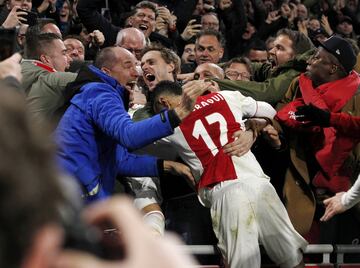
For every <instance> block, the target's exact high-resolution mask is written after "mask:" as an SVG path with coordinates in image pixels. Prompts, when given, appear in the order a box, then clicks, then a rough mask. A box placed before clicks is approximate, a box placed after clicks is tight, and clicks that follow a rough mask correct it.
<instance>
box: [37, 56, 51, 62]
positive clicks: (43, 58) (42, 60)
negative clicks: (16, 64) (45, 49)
mask: <svg viewBox="0 0 360 268" xmlns="http://www.w3.org/2000/svg"><path fill="white" fill-rule="evenodd" d="M39 60H40V61H41V62H42V63H45V64H49V63H50V61H49V57H48V56H47V55H45V54H41V55H40V58H39Z"/></svg>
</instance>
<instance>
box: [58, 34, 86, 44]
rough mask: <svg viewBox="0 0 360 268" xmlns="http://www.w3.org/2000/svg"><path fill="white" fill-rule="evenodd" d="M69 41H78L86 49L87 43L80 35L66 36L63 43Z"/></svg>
mask: <svg viewBox="0 0 360 268" xmlns="http://www.w3.org/2000/svg"><path fill="white" fill-rule="evenodd" d="M67 39H76V40H78V41H80V42H81V43H82V44H83V46H84V47H85V41H84V38H82V37H81V36H80V35H77V34H69V35H67V36H65V38H64V39H63V41H65V40H67Z"/></svg>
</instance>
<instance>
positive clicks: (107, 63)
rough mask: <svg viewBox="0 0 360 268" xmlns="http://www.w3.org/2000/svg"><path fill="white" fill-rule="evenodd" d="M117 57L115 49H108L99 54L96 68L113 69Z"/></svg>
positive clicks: (95, 63) (95, 62)
mask: <svg viewBox="0 0 360 268" xmlns="http://www.w3.org/2000/svg"><path fill="white" fill-rule="evenodd" d="M115 59H116V55H115V53H114V47H106V48H104V49H102V50H100V52H99V53H98V54H97V56H96V59H95V61H94V66H95V67H97V68H99V69H101V68H102V67H107V68H110V69H111V68H112V66H114V64H115V62H116V61H115Z"/></svg>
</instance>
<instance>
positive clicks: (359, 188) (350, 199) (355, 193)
mask: <svg viewBox="0 0 360 268" xmlns="http://www.w3.org/2000/svg"><path fill="white" fill-rule="evenodd" d="M359 178H360V176H359V177H358V178H357V180H356V182H355V183H354V185H353V186H352V187H351V188H350V190H349V191H347V192H341V193H337V194H336V195H335V196H333V197H330V198H328V199H325V200H324V205H325V207H326V210H325V213H324V215H323V216H322V217H321V219H320V220H321V221H328V220H329V219H331V218H332V217H333V216H335V215H336V214H339V213H342V212H344V211H346V210H348V209H349V208H351V207H353V206H354V205H355V204H356V203H358V202H359V201H360V179H359Z"/></svg>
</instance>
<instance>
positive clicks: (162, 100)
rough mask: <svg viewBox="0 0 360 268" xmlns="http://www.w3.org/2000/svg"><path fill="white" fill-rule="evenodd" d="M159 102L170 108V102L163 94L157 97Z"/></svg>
mask: <svg viewBox="0 0 360 268" xmlns="http://www.w3.org/2000/svg"><path fill="white" fill-rule="evenodd" d="M159 103H160V104H161V106H163V107H165V108H168V109H171V108H172V107H171V104H170V102H169V101H168V99H167V98H166V97H164V96H161V97H160V98H159Z"/></svg>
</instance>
